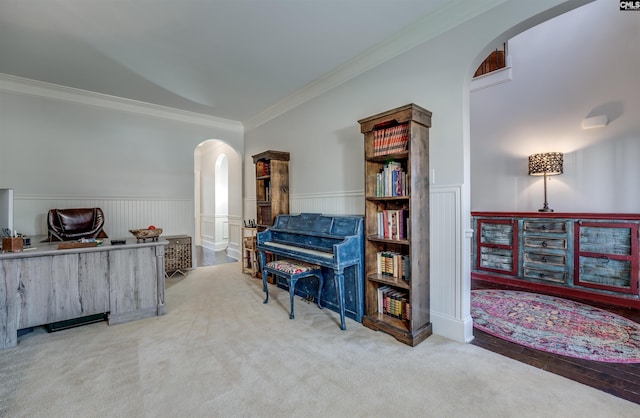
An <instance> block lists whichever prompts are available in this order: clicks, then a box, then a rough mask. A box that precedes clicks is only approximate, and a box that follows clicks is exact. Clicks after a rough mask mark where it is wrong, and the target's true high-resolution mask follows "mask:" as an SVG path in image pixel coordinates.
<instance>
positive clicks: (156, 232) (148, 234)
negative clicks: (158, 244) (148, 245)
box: [129, 227, 162, 242]
mask: <svg viewBox="0 0 640 418" xmlns="http://www.w3.org/2000/svg"><path fill="white" fill-rule="evenodd" d="M129 232H131V233H132V234H133V236H134V237H136V239H137V240H138V241H140V240H142V241H143V242H146V241H147V239H150V240H152V241H157V240H158V237H159V236H160V235H161V234H162V228H156V227H153V229H148V228H147V229H130V230H129Z"/></svg>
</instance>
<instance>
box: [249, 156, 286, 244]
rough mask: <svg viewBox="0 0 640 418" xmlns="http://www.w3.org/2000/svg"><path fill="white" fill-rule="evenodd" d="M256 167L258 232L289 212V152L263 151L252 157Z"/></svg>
mask: <svg viewBox="0 0 640 418" xmlns="http://www.w3.org/2000/svg"><path fill="white" fill-rule="evenodd" d="M252 158H253V163H254V164H255V167H256V224H257V230H258V232H260V231H263V230H265V229H266V228H268V227H270V226H271V225H273V221H274V220H275V219H276V216H278V215H281V214H286V213H289V153H288V152H283V151H271V150H269V151H265V152H262V153H260V154H256V155H254V156H253V157H252Z"/></svg>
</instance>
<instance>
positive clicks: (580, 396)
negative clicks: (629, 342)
mask: <svg viewBox="0 0 640 418" xmlns="http://www.w3.org/2000/svg"><path fill="white" fill-rule="evenodd" d="M240 271H241V266H240V265H239V264H238V263H231V264H224V265H219V266H212V267H200V268H198V269H196V270H193V271H192V272H190V273H189V275H188V276H187V277H185V278H184V279H169V280H168V282H169V284H170V285H169V286H168V288H167V292H166V303H167V310H168V313H167V315H165V316H162V317H155V318H150V319H145V320H142V321H136V322H130V323H126V324H121V325H115V326H108V325H106V323H98V324H92V325H87V326H83V327H78V328H73V329H69V330H65V331H60V332H56V333H53V334H48V333H46V332H44V331H43V330H42V329H36V331H34V332H33V333H31V334H28V335H25V336H23V337H21V338H20V339H19V342H18V347H17V348H13V349H9V350H5V351H2V352H0V371H1V375H0V379H1V380H0V416H3V417H305V418H307V417H389V416H390V417H431V416H433V417H515V416H517V417H607V418H609V417H637V416H638V410H639V409H638V405H636V404H633V403H631V402H628V401H625V400H622V399H619V398H616V397H613V396H611V395H608V394H606V393H604V392H600V391H598V390H595V389H592V388H590V387H587V386H583V385H581V384H579V383H575V382H573V381H570V380H567V379H565V378H563V377H560V376H557V375H554V374H551V373H548V372H545V371H542V370H539V369H536V368H534V367H531V366H527V365H525V364H522V363H519V362H516V361H514V360H511V359H508V358H506V357H502V356H500V355H498V354H495V353H491V352H489V351H485V350H483V349H481V348H478V347H475V346H472V345H469V344H459V343H456V342H453V341H450V340H447V339H445V338H442V337H438V336H431V337H429V338H428V339H427V340H426V341H424V342H423V343H422V344H420V345H418V346H417V347H414V348H411V347H408V346H406V345H404V344H401V343H399V342H397V341H396V340H394V339H393V338H391V337H389V336H388V335H386V334H383V333H380V332H374V331H371V330H369V329H367V328H365V327H363V326H362V325H361V324H359V323H357V322H355V321H352V320H347V330H346V331H341V330H340V328H339V326H338V322H339V317H338V315H337V314H336V313H334V312H332V311H330V310H327V309H323V310H320V309H318V308H317V306H316V305H315V304H312V303H307V302H305V301H304V300H302V299H301V298H296V319H295V320H290V319H289V314H288V312H289V307H288V300H289V299H288V294H287V293H286V292H285V291H283V290H281V289H278V288H276V287H274V286H272V287H271V288H270V293H271V298H270V301H269V304H267V305H264V304H263V303H262V300H263V293H262V284H261V281H260V280H257V279H254V278H251V277H250V276H248V275H243V274H241V272H240Z"/></svg>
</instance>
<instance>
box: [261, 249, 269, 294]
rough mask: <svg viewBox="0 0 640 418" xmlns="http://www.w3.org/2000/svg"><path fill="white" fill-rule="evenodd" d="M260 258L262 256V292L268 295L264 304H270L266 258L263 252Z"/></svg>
mask: <svg viewBox="0 0 640 418" xmlns="http://www.w3.org/2000/svg"><path fill="white" fill-rule="evenodd" d="M259 256H260V270H262V291H263V292H264V293H265V295H266V296H265V298H264V302H262V303H267V302H269V288H268V287H267V271H266V270H265V268H264V261H265V256H264V253H263V252H262V251H259Z"/></svg>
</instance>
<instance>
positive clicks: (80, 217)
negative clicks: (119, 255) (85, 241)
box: [47, 208, 108, 241]
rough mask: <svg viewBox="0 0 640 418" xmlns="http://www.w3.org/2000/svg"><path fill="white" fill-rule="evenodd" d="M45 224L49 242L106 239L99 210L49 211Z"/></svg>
mask: <svg viewBox="0 0 640 418" xmlns="http://www.w3.org/2000/svg"><path fill="white" fill-rule="evenodd" d="M47 224H48V229H49V237H48V240H49V241H75V240H79V239H82V238H108V236H107V234H106V233H105V232H104V230H103V229H102V228H103V227H104V214H103V213H102V209H100V208H78V209H51V210H50V211H49V215H48V217H47Z"/></svg>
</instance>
